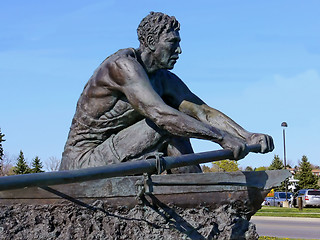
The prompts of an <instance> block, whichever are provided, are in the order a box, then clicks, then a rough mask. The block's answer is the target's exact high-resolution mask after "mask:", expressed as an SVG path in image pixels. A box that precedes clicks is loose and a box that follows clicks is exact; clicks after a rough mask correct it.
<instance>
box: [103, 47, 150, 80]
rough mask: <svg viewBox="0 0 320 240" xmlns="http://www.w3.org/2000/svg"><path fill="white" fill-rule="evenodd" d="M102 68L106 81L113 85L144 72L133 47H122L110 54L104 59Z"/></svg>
mask: <svg viewBox="0 0 320 240" xmlns="http://www.w3.org/2000/svg"><path fill="white" fill-rule="evenodd" d="M103 69H104V71H105V73H106V76H107V77H108V81H109V82H110V83H111V84H112V83H113V84H115V85H123V84H125V83H126V82H127V81H128V80H130V79H133V78H136V76H138V75H139V74H142V72H143V73H144V70H143V68H142V66H141V64H140V63H139V62H138V60H137V57H136V54H135V51H134V50H133V49H123V50H120V51H118V52H117V53H115V54H114V55H112V56H110V57H109V58H108V59H107V60H106V61H105V63H104V66H103Z"/></svg>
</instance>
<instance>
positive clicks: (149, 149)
mask: <svg viewBox="0 0 320 240" xmlns="http://www.w3.org/2000/svg"><path fill="white" fill-rule="evenodd" d="M168 141H169V135H168V134H167V132H165V131H163V130H161V129H159V128H158V127H157V126H156V125H155V124H154V123H152V122H151V121H149V120H146V119H144V120H141V121H139V122H137V123H135V124H133V125H131V126H130V127H127V128H125V129H123V130H121V131H120V132H118V133H117V134H114V135H112V136H111V137H109V138H108V139H107V140H105V141H104V142H103V143H101V144H99V145H98V146H97V147H95V148H94V149H92V150H90V151H89V152H87V153H86V154H84V155H83V156H82V158H81V163H80V164H79V165H80V168H86V167H96V166H103V165H108V164H114V163H120V162H125V161H134V160H139V159H141V158H143V156H144V155H147V154H150V153H153V152H161V151H163V149H164V148H165V147H166V146H167V145H168Z"/></svg>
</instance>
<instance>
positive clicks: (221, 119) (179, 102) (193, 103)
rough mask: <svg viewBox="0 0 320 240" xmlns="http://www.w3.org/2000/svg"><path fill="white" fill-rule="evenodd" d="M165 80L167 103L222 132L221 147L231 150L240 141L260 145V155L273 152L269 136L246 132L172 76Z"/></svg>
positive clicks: (169, 75) (170, 74)
mask: <svg viewBox="0 0 320 240" xmlns="http://www.w3.org/2000/svg"><path fill="white" fill-rule="evenodd" d="M166 79H169V80H168V81H166V85H167V86H166V91H167V92H166V93H167V97H168V101H170V102H171V103H172V104H173V105H175V106H176V107H177V108H178V109H179V111H181V112H184V113H185V114H187V115H189V116H192V117H194V118H196V119H198V120H199V121H201V122H203V123H206V124H209V125H211V126H214V127H215V128H217V129H219V130H220V131H222V132H223V133H224V140H223V141H222V142H221V144H220V145H221V146H222V147H224V148H233V147H232V146H231V145H232V144H234V142H235V141H240V142H241V141H242V142H243V143H245V144H255V143H260V144H261V146H262V148H261V152H262V153H266V152H269V151H272V150H273V148H274V146H273V140H272V138H271V137H270V136H268V135H265V134H258V133H251V132H248V131H246V130H245V129H244V128H242V127H241V126H240V125H239V124H237V123H236V122H235V121H233V120H232V119H231V118H229V117H228V116H227V115H225V114H223V113H222V112H220V111H218V110H217V109H214V108H212V107H209V106H208V105H206V104H205V103H204V102H203V101H202V100H201V99H200V98H198V97H197V96H196V95H194V94H193V93H192V92H191V91H190V90H189V89H188V88H187V86H186V85H185V84H184V83H183V82H182V81H181V80H180V79H179V78H178V77H176V76H175V75H174V74H172V73H168V77H167V78H166ZM173 89H174V90H175V91H173Z"/></svg>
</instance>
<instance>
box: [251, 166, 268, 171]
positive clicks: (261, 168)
mask: <svg viewBox="0 0 320 240" xmlns="http://www.w3.org/2000/svg"><path fill="white" fill-rule="evenodd" d="M254 170H255V171H266V170H268V168H267V167H257V168H255V169H254Z"/></svg>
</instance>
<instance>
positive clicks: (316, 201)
mask: <svg viewBox="0 0 320 240" xmlns="http://www.w3.org/2000/svg"><path fill="white" fill-rule="evenodd" d="M298 197H301V198H302V206H303V207H307V206H318V207H319V206H320V189H301V190H299V191H298V192H297V193H296V194H295V195H294V197H293V201H292V205H293V206H294V207H298Z"/></svg>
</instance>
